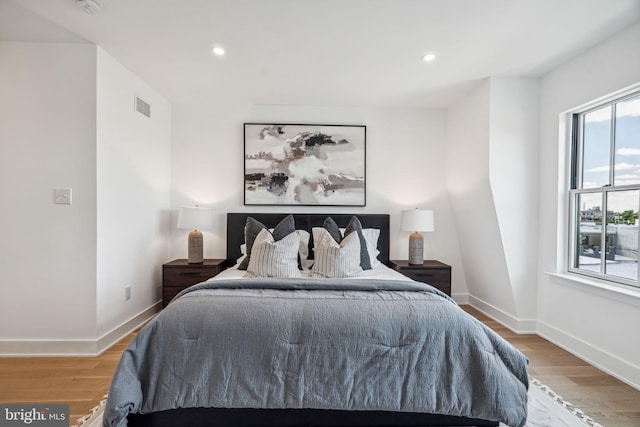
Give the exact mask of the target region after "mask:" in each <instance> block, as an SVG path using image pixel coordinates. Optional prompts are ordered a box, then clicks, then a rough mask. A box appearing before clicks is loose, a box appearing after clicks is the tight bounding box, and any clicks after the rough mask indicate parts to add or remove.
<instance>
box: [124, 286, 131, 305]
mask: <svg viewBox="0 0 640 427" xmlns="http://www.w3.org/2000/svg"><path fill="white" fill-rule="evenodd" d="M130 299H131V286H127V287H126V288H124V300H125V301H129V300H130Z"/></svg>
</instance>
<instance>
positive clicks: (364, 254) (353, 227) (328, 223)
mask: <svg viewBox="0 0 640 427" xmlns="http://www.w3.org/2000/svg"><path fill="white" fill-rule="evenodd" d="M322 227H323V228H324V229H326V230H327V231H328V232H329V234H330V235H331V237H333V240H335V241H336V242H337V243H340V242H341V241H342V239H344V238H346V236H348V235H349V234H351V233H352V232H354V231H355V232H356V233H357V234H358V238H359V239H360V267H362V269H363V270H371V260H370V257H369V251H368V250H367V242H366V240H365V238H364V235H363V233H362V224H361V223H360V220H359V219H358V218H357V217H355V216H353V217H351V219H350V220H349V223H348V224H347V228H345V229H344V234H343V233H342V231H341V229H340V228H339V227H338V224H336V222H335V221H334V220H333V218H331V217H327V218H326V219H325V220H324V223H323V224H322ZM314 240H315V237H314Z"/></svg>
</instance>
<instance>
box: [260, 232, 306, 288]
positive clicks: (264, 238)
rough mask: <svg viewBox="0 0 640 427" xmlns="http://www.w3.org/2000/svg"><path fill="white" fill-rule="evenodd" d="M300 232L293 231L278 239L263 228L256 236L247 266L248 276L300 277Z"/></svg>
mask: <svg viewBox="0 0 640 427" xmlns="http://www.w3.org/2000/svg"><path fill="white" fill-rule="evenodd" d="M299 246H300V234H298V233H296V232H293V233H290V234H288V235H286V236H285V237H283V238H282V239H280V240H278V241H276V240H275V239H274V238H273V234H271V233H270V232H269V230H267V229H266V228H263V229H262V230H261V231H260V232H259V233H258V235H257V236H256V238H255V240H254V242H253V248H252V250H251V258H250V259H249V265H248V266H247V276H248V277H300V270H298V247H299Z"/></svg>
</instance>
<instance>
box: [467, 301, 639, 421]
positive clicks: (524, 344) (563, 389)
mask: <svg viewBox="0 0 640 427" xmlns="http://www.w3.org/2000/svg"><path fill="white" fill-rule="evenodd" d="M461 307H462V308H463V309H464V310H465V311H466V312H467V313H469V314H471V315H473V316H474V317H476V318H477V319H478V320H480V321H482V322H483V323H484V324H485V325H487V326H489V327H490V328H491V329H493V330H494V331H496V332H497V333H498V334H499V335H500V336H502V337H503V338H504V339H506V340H507V341H509V342H510V343H511V344H512V345H514V346H515V347H516V348H517V349H518V350H520V351H521V352H522V353H524V354H525V355H526V356H527V358H529V377H530V378H535V379H537V380H539V381H540V382H542V383H543V384H545V385H547V386H549V387H550V388H551V389H552V390H553V391H554V392H556V393H557V394H559V395H560V396H562V398H563V399H564V400H565V401H568V402H571V403H572V404H573V405H575V406H576V407H577V408H580V409H581V410H582V411H584V413H585V414H587V415H589V416H590V417H592V418H593V419H594V420H595V421H597V422H599V423H600V424H602V425H603V426H605V427H640V391H639V390H636V389H634V388H633V387H631V386H629V385H627V384H625V383H623V382H622V381H620V380H617V379H616V378H614V377H612V376H610V375H607V374H606V373H605V372H603V371H601V370H600V369H597V368H595V367H593V366H592V365H589V364H588V363H586V362H584V361H583V360H581V359H579V358H577V357H575V356H573V355H572V354H571V353H568V352H566V351H565V350H563V349H561V348H560V347H558V346H556V345H554V344H552V343H550V342H549V341H547V340H545V339H544V338H541V337H539V336H537V335H518V334H515V333H513V332H511V331H510V330H509V329H507V328H505V327H504V326H502V325H501V324H500V323H498V322H496V321H495V320H492V319H491V318H489V317H487V316H485V315H484V314H482V313H480V312H478V310H475V309H474V308H473V307H471V306H468V305H463V306H461Z"/></svg>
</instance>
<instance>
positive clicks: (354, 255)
mask: <svg viewBox="0 0 640 427" xmlns="http://www.w3.org/2000/svg"><path fill="white" fill-rule="evenodd" d="M312 232H313V241H314V254H315V256H314V258H315V262H314V264H313V267H312V268H311V275H312V276H315V277H350V276H354V275H357V274H358V273H360V272H361V271H362V267H360V238H359V237H358V233H351V234H349V235H348V236H347V237H345V238H344V239H342V242H340V243H338V242H336V241H335V240H334V239H333V237H331V234H329V232H328V231H327V230H326V229H324V228H320V227H314V228H313V229H312Z"/></svg>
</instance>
